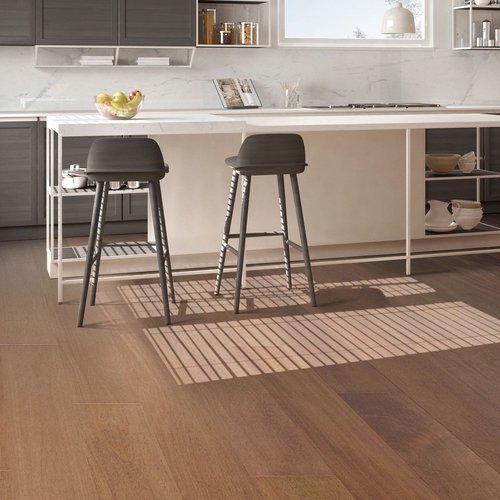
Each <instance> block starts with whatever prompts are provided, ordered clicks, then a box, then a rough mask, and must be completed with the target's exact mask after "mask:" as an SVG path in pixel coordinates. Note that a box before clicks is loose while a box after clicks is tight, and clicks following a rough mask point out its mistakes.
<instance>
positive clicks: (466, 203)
mask: <svg viewBox="0 0 500 500" xmlns="http://www.w3.org/2000/svg"><path fill="white" fill-rule="evenodd" d="M451 205H452V207H453V208H482V206H481V202H480V201H474V200H451Z"/></svg>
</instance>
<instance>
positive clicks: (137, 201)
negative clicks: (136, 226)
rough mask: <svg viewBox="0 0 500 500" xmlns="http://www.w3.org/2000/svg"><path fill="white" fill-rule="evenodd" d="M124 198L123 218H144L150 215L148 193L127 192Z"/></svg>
mask: <svg viewBox="0 0 500 500" xmlns="http://www.w3.org/2000/svg"><path fill="white" fill-rule="evenodd" d="M121 198H122V199H123V207H122V208H123V212H122V218H123V220H144V219H147V216H148V195H147V194H126V195H124V196H122V197H121Z"/></svg>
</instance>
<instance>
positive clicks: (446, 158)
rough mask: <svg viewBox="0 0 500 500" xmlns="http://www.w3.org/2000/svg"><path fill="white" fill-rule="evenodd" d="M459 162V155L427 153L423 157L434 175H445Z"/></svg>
mask: <svg viewBox="0 0 500 500" xmlns="http://www.w3.org/2000/svg"><path fill="white" fill-rule="evenodd" d="M458 160H460V155H457V154H449V153H429V154H426V155H425V163H426V165H427V166H428V167H429V168H430V169H431V170H432V171H433V172H434V173H435V174H447V173H448V172H450V171H451V170H453V169H454V168H455V167H456V166H457V164H458Z"/></svg>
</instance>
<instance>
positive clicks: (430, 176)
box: [425, 47, 500, 181]
mask: <svg viewBox="0 0 500 500" xmlns="http://www.w3.org/2000/svg"><path fill="white" fill-rule="evenodd" d="M499 48H500V47H499ZM495 177H500V172H493V171H491V170H479V169H476V170H473V171H472V172H471V173H470V174H464V173H463V172H461V171H460V170H458V169H454V170H452V171H451V172H448V173H447V174H435V173H434V172H431V171H430V170H427V171H426V172H425V180H426V181H464V180H470V179H491V178H495Z"/></svg>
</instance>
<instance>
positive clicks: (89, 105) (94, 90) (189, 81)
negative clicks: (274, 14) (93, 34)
mask: <svg viewBox="0 0 500 500" xmlns="http://www.w3.org/2000/svg"><path fill="white" fill-rule="evenodd" d="M274 10H275V9H274ZM434 33H435V36H434V40H435V43H434V45H435V48H434V49H406V50H404V49H403V50H402V49H371V50H362V49H338V48H337V49H308V48H277V47H276V43H275V41H274V48H271V49H236V48H235V49H232V48H229V49H228V48H224V49H205V48H199V49H198V50H197V52H196V55H195V59H194V64H193V67H192V68H173V67H172V68H136V67H134V68H123V67H122V68H106V67H102V68H81V67H78V68H35V67H33V48H32V47H0V68H2V75H1V77H0V111H20V110H23V109H24V110H34V111H47V110H48V111H52V110H54V111H59V110H87V109H88V110H91V109H93V96H94V95H96V94H98V93H99V92H103V91H104V92H114V91H116V90H123V91H128V90H132V89H134V88H139V89H141V90H142V91H143V92H144V93H145V94H146V96H147V98H146V102H145V109H155V108H158V109H184V108H218V107H220V101H219V99H218V97H217V94H216V92H215V89H214V87H213V84H212V82H211V80H212V79H213V78H222V77H232V76H241V77H250V78H252V79H253V81H254V84H255V86H256V88H257V91H258V93H259V95H260V97H261V100H262V102H263V104H264V106H269V107H282V105H283V103H282V92H281V87H280V83H279V82H280V81H282V80H296V79H298V78H300V79H301V88H300V91H301V103H302V105H306V104H320V103H328V104H335V103H337V104H345V103H347V102H361V101H365V102H366V101H419V102H424V101H425V102H437V103H441V104H470V105H478V104H488V105H499V104H500V51H494V50H492V51H475V52H472V51H453V50H451V39H452V34H451V0H434ZM274 38H276V36H274Z"/></svg>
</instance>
